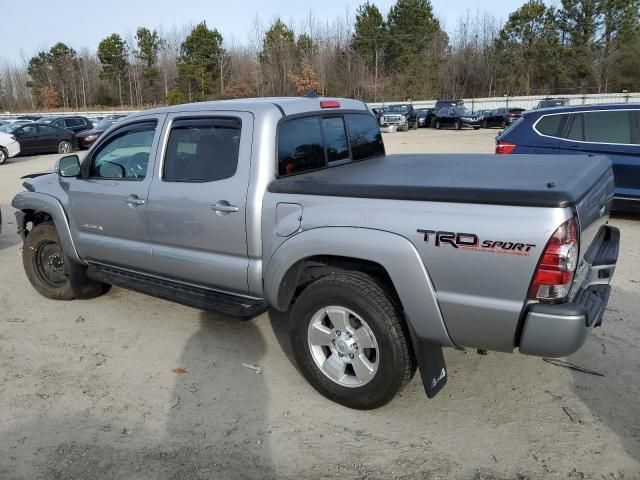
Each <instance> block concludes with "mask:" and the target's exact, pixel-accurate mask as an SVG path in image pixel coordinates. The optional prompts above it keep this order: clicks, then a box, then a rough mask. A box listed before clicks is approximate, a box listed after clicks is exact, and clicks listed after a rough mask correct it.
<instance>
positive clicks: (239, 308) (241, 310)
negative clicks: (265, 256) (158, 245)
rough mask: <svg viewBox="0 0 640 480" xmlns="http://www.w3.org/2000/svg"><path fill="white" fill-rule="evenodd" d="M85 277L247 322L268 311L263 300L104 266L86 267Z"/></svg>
mask: <svg viewBox="0 0 640 480" xmlns="http://www.w3.org/2000/svg"><path fill="white" fill-rule="evenodd" d="M87 275H88V276H89V278H92V279H93V280H97V281H99V282H103V283H108V284H111V285H116V286H118V287H122V288H126V289H129V290H133V291H136V292H139V293H144V294H146V295H151V296H152V297H157V298H162V299H164V300H169V301H172V302H175V303H180V304H181V305H186V306H188V307H193V308H199V309H201V310H208V311H212V312H217V313H222V314H225V315H230V316H232V317H238V318H240V319H242V320H250V319H252V318H254V317H256V316H258V315H260V314H261V313H264V312H265V311H267V308H268V305H267V304H266V302H264V301H263V300H259V299H253V298H246V297H241V296H238V295H233V294H230V293H222V292H218V291H215V290H209V289H206V288H200V287H196V286H193V285H186V284H184V283H180V282H175V281H171V280H167V279H163V278H158V277H154V276H151V275H146V274H143V273H138V272H132V271H129V270H124V269H121V268H116V267H110V266H106V265H96V264H91V265H89V267H88V269H87Z"/></svg>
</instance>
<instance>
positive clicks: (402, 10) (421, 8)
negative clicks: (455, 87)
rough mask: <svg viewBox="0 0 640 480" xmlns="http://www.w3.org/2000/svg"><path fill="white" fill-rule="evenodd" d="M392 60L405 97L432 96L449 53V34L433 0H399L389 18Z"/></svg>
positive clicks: (392, 66) (390, 56)
mask: <svg viewBox="0 0 640 480" xmlns="http://www.w3.org/2000/svg"><path fill="white" fill-rule="evenodd" d="M387 28H388V34H389V53H388V58H387V60H388V63H389V65H390V66H391V68H392V69H393V70H394V71H395V73H396V75H397V79H396V82H397V84H398V86H399V87H400V89H401V94H403V95H404V96H405V97H413V96H428V95H430V94H432V89H433V88H434V86H435V83H436V76H437V75H436V74H437V71H438V69H439V67H440V64H441V61H442V59H443V56H444V54H445V48H446V45H447V37H446V34H445V33H444V32H443V31H442V28H441V27H440V22H439V21H438V19H437V18H436V17H435V16H434V14H433V8H432V6H431V2H430V1H429V0H397V1H396V4H395V5H394V6H393V7H391V10H390V11H389V15H388V18H387Z"/></svg>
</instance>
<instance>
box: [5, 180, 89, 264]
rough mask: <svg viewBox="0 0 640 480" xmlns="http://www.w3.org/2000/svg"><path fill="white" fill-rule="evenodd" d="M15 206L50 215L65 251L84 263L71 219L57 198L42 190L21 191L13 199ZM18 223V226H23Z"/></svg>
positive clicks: (12, 203) (69, 255) (70, 256)
mask: <svg viewBox="0 0 640 480" xmlns="http://www.w3.org/2000/svg"><path fill="white" fill-rule="evenodd" d="M11 205H12V206H13V208H15V209H17V210H20V211H23V212H24V211H26V210H33V211H34V212H44V213H46V214H47V215H49V216H50V217H51V218H52V219H53V222H54V223H55V225H56V230H57V232H58V236H59V237H60V245H62V250H63V251H64V253H65V254H66V255H67V256H68V257H69V258H71V259H72V260H75V261H76V262H78V263H82V261H81V260H80V257H79V256H78V251H77V250H76V246H75V244H74V242H73V238H72V237H71V229H70V228H69V219H68V218H67V215H66V213H65V211H64V208H63V207H62V204H61V203H60V202H59V201H58V199H57V198H55V197H52V196H51V195H47V194H46V193H40V192H20V193H18V194H17V195H16V196H15V197H13V200H12V201H11ZM23 227H24V226H23V225H18V228H23Z"/></svg>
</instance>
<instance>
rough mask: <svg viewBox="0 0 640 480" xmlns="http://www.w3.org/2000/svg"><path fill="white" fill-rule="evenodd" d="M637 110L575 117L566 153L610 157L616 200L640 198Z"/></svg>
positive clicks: (569, 128)
mask: <svg viewBox="0 0 640 480" xmlns="http://www.w3.org/2000/svg"><path fill="white" fill-rule="evenodd" d="M637 119H638V112H637V110H632V109H625V110H598V111H587V112H579V113H575V114H573V115H571V119H570V120H569V123H568V125H567V129H566V134H565V135H564V136H565V137H566V138H565V139H563V140H561V141H560V148H561V149H562V150H563V151H564V152H563V153H574V154H584V153H593V154H598V155H606V156H608V157H609V158H610V159H611V161H612V163H613V175H614V178H615V186H616V196H618V197H620V196H623V197H624V196H633V197H640V138H639V133H638V120H637Z"/></svg>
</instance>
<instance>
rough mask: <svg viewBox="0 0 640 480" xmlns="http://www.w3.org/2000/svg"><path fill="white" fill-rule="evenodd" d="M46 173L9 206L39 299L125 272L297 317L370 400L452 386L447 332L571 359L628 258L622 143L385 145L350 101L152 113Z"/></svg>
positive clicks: (492, 346) (273, 101) (301, 356)
mask: <svg viewBox="0 0 640 480" xmlns="http://www.w3.org/2000/svg"><path fill="white" fill-rule="evenodd" d="M387 113H389V112H387ZM29 177H30V178H28V179H27V180H26V181H25V183H24V186H25V189H26V190H25V191H23V192H21V193H19V194H17V195H16V196H15V198H14V199H13V202H12V205H13V207H14V208H15V209H16V210H17V214H16V217H17V224H18V229H19V232H20V234H21V235H22V237H23V239H24V247H23V250H22V255H23V264H24V269H25V272H26V275H27V277H28V279H29V280H30V282H31V283H32V285H33V287H34V288H35V289H36V290H37V291H38V292H39V293H40V294H42V295H43V296H45V297H47V298H51V299H56V300H61V301H72V300H74V299H88V298H92V297H97V296H99V295H103V294H105V293H107V292H108V291H109V288H110V286H111V285H118V286H120V287H124V288H129V289H132V290H136V291H139V292H142V293H145V294H147V295H152V296H155V297H159V298H164V299H168V300H171V301H174V302H178V303H182V304H185V305H189V306H192V307H196V308H200V309H206V310H213V311H217V312H221V313H223V314H227V315H232V316H236V317H239V318H243V319H251V318H253V317H256V316H257V315H259V314H261V313H263V312H265V311H266V310H267V309H269V308H272V309H275V310H278V311H281V312H286V313H287V315H286V316H287V317H288V319H289V332H290V333H289V335H290V342H291V346H292V349H291V350H292V355H293V357H294V360H295V362H296V363H297V364H298V366H299V368H300V371H301V372H302V374H303V375H304V376H305V378H306V379H307V380H308V381H309V382H310V383H311V384H312V385H313V387H315V388H316V389H317V390H318V391H319V392H320V393H321V394H323V395H325V396H326V397H328V398H330V399H332V400H334V401H336V402H339V403H341V404H343V405H346V406H348V407H352V408H359V409H371V408H376V407H379V406H381V405H384V404H385V403H387V402H389V401H390V400H391V399H392V398H393V397H394V396H395V395H396V394H397V393H398V392H399V391H400V390H401V389H402V388H403V387H404V386H406V385H407V383H408V382H409V381H410V380H411V378H412V376H413V375H414V373H415V371H416V368H417V367H419V368H420V374H421V377H422V381H423V384H424V387H425V390H426V393H427V395H428V396H429V397H432V396H433V395H435V394H436V393H437V392H438V391H439V390H440V389H442V387H443V386H444V385H445V383H446V382H447V379H448V372H447V369H446V365H445V362H444V357H443V354H442V349H443V348H444V347H458V348H464V347H470V348H477V349H487V350H497V351H503V352H514V351H519V352H520V353H522V354H527V355H539V356H552V357H557V356H564V355H568V354H571V353H572V352H574V351H576V350H577V349H579V348H580V347H581V345H582V344H583V343H584V342H585V339H586V338H587V335H588V333H589V332H590V331H591V330H592V329H593V328H594V327H596V326H599V325H600V324H601V322H602V317H603V312H604V309H605V306H606V305H607V301H608V298H609V292H610V286H609V283H610V281H611V278H612V275H613V272H614V269H615V265H616V262H617V257H618V245H619V232H618V230H617V229H616V228H614V227H612V226H610V225H608V221H607V219H608V216H609V210H610V207H611V201H612V198H613V173H612V171H611V161H610V160H608V159H607V158H605V157H601V156H559V155H543V156H537V155H525V156H522V158H521V159H520V161H519V162H517V163H516V162H513V160H511V159H509V158H507V157H505V156H503V155H425V154H417V155H387V154H386V152H385V147H384V144H383V140H382V136H381V134H380V131H379V127H378V124H377V122H376V119H375V117H374V116H373V114H372V113H371V111H370V110H369V109H368V107H367V106H366V105H365V104H364V103H362V102H360V101H356V100H349V99H329V98H317V97H316V98H262V99H247V100H233V101H219V102H205V103H197V104H189V105H179V106H173V107H167V108H160V109H156V110H149V111H145V112H141V113H136V114H133V115H130V116H128V117H127V118H125V119H123V120H121V121H120V122H118V123H117V124H115V125H113V126H112V127H110V128H109V129H108V130H107V131H106V132H105V133H104V134H103V135H101V136H100V138H99V139H98V140H97V141H96V143H95V144H94V145H93V146H92V147H91V149H90V150H89V151H88V153H87V154H86V156H85V157H84V158H83V159H82V160H80V159H79V158H78V157H77V156H75V155H68V156H66V157H63V158H62V159H60V160H59V161H58V163H57V165H56V168H55V172H50V173H45V174H40V175H37V174H34V175H30V176H29ZM150 305H152V304H150ZM150 308H153V307H152V306H151V307H150ZM133 321H135V319H133Z"/></svg>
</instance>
